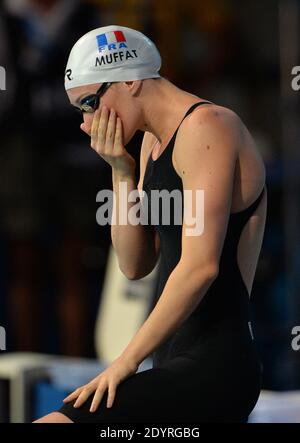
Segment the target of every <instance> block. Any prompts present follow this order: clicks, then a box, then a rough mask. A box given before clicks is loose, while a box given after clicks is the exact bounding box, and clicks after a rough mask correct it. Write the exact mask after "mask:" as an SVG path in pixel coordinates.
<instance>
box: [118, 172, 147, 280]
mask: <svg viewBox="0 0 300 443" xmlns="http://www.w3.org/2000/svg"><path fill="white" fill-rule="evenodd" d="M112 181H113V191H114V195H115V201H114V204H113V211H112V220H115V221H116V223H115V224H114V223H112V224H111V238H112V244H113V247H114V249H115V251H116V254H117V257H118V262H119V266H120V269H121V271H122V272H123V273H124V274H125V275H126V276H127V277H128V278H140V277H139V274H140V275H141V276H142V274H143V273H147V266H148V265H149V263H148V262H147V258H151V257H152V256H154V242H153V238H152V236H151V232H150V230H149V229H146V227H145V226H143V225H141V224H137V225H136V226H135V225H133V224H131V223H129V222H127V224H124V225H122V224H119V220H120V208H119V193H120V187H119V184H120V183H121V184H122V186H124V189H126V188H125V186H127V195H129V193H130V192H131V191H133V190H136V189H137V185H136V180H135V175H134V173H132V175H125V176H124V175H121V174H120V173H118V172H116V171H114V170H113V171H112ZM120 201H122V205H123V209H124V208H125V211H124V212H126V214H128V211H129V210H130V208H131V207H133V206H135V205H136V204H138V203H137V201H136V202H128V198H127V196H126V197H125V198H124V197H123V196H121V199H120ZM149 262H150V260H149ZM150 265H151V263H150ZM144 268H145V269H144Z"/></svg>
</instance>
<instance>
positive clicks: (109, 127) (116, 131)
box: [80, 106, 136, 175]
mask: <svg viewBox="0 0 300 443" xmlns="http://www.w3.org/2000/svg"><path fill="white" fill-rule="evenodd" d="M80 128H81V129H82V130H83V131H84V132H86V133H87V134H88V135H90V137H91V147H92V148H93V149H94V150H95V151H96V152H97V153H98V154H99V155H101V157H102V158H103V159H104V160H105V161H107V163H109V164H110V165H111V167H112V168H113V169H114V170H115V171H116V172H117V173H118V174H120V175H132V174H133V173H134V171H135V167H136V162H135V160H134V158H133V157H132V156H131V155H130V154H128V152H127V150H126V149H125V147H124V143H123V133H122V122H121V119H120V117H118V116H117V114H116V111H115V110H114V109H110V110H109V109H108V108H107V107H106V106H103V107H102V108H101V109H100V108H98V109H97V110H96V111H95V114H94V118H93V123H92V127H91V131H90V133H89V132H88V131H87V130H86V128H85V124H84V123H82V124H81V125H80Z"/></svg>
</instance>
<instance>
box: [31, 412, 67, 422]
mask: <svg viewBox="0 0 300 443" xmlns="http://www.w3.org/2000/svg"><path fill="white" fill-rule="evenodd" d="M33 423H74V422H73V421H72V420H70V419H69V417H67V416H66V415H64V414H62V413H61V412H51V413H50V414H47V415H44V417H41V418H39V419H37V420H35V421H34V422H33Z"/></svg>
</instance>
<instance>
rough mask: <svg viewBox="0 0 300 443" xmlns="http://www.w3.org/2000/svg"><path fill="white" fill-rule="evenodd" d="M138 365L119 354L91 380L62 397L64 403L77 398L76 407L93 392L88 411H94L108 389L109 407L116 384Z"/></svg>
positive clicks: (113, 396)
mask: <svg viewBox="0 0 300 443" xmlns="http://www.w3.org/2000/svg"><path fill="white" fill-rule="evenodd" d="M138 366H139V365H138V364H137V363H135V362H134V361H131V360H128V359H127V358H125V357H124V356H120V357H118V358H117V359H116V360H115V361H114V362H113V363H112V364H111V365H110V366H109V367H108V368H107V369H105V370H104V371H103V372H101V373H100V374H99V375H98V376H97V377H95V378H94V379H93V380H92V381H90V382H89V383H87V384H86V385H83V386H80V387H79V388H77V389H76V390H75V391H74V392H72V393H71V394H70V395H68V396H67V397H66V398H64V400H63V401H64V403H68V402H70V401H72V400H75V399H76V398H77V400H76V401H75V403H74V405H73V406H74V407H75V408H78V407H79V406H81V405H82V404H83V403H84V402H85V401H86V400H87V399H88V398H89V396H90V395H91V394H93V393H95V394H94V398H93V400H92V402H91V407H90V412H95V411H96V409H97V408H98V406H99V404H100V402H101V400H102V397H103V395H104V393H105V391H106V390H107V389H108V397H107V404H106V406H107V408H110V407H112V405H113V402H114V399H115V396H116V388H117V386H118V385H119V384H120V383H121V381H123V380H124V379H126V378H128V377H129V376H130V375H132V374H134V373H135V372H136V371H137V369H138Z"/></svg>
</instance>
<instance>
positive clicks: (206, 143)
mask: <svg viewBox="0 0 300 443" xmlns="http://www.w3.org/2000/svg"><path fill="white" fill-rule="evenodd" d="M203 111H204V110H203ZM192 115H193V114H192ZM192 115H191V117H192ZM200 115H201V118H200ZM184 124H185V122H184ZM177 143H180V145H179V144H177ZM239 143H240V126H239V120H238V117H237V116H235V114H234V113H231V111H229V110H226V111H224V112H223V111H220V112H219V114H217V115H215V114H214V111H213V110H208V109H206V110H205V111H204V112H199V114H198V115H195V116H193V118H190V119H189V120H188V122H186V124H185V129H184V132H183V129H182V130H181V131H179V132H178V137H177V141H176V145H177V147H178V149H176V154H175V153H174V156H175V155H176V158H175V161H176V166H177V168H178V170H179V171H180V174H181V177H182V182H183V189H184V190H191V191H192V194H193V195H195V191H196V190H197V189H198V190H201V191H202V190H203V191H204V230H203V232H200V234H199V235H196V236H188V235H187V232H188V229H191V226H189V223H186V218H185V217H184V220H183V229H182V254H181V257H180V260H179V262H178V264H177V266H176V267H175V268H174V270H173V271H172V273H171V274H170V276H169V278H168V280H167V282H166V285H165V287H164V290H163V292H162V294H161V296H160V298H159V300H158V302H157V303H156V306H155V307H154V309H153V310H152V312H151V313H150V315H149V316H148V318H147V319H146V321H145V322H144V324H143V325H142V327H141V328H140V329H139V330H138V332H137V333H136V335H135V336H134V337H133V339H132V340H131V342H130V343H129V344H128V346H127V347H126V348H125V350H124V351H123V353H122V356H123V357H124V358H127V359H129V360H133V361H135V362H136V363H138V364H140V363H141V362H142V361H143V360H144V359H145V358H146V357H147V356H149V355H150V354H151V353H152V352H153V351H154V350H155V349H156V348H157V347H158V346H159V345H160V344H161V343H162V342H164V341H165V340H166V339H167V338H168V337H169V336H170V335H171V334H172V333H174V332H175V331H176V330H177V329H178V328H179V326H180V325H181V324H182V323H183V322H184V321H185V319H187V317H188V316H189V315H190V314H191V313H192V312H193V311H194V310H195V308H196V307H197V305H198V304H199V302H201V300H202V298H203V297H204V296H205V294H206V292H207V290H208V289H209V287H210V286H211V284H212V283H213V281H214V280H215V278H216V277H217V275H218V271H219V260H220V255H221V251H222V247H223V243H224V239H225V235H226V230H227V224H228V220H229V215H230V208H231V198H232V190H233V181H234V170H235V164H236V160H237V152H238V147H239ZM181 147H182V148H181ZM184 202H185V204H184V207H185V208H186V203H187V202H186V194H185V196H184ZM193 206H194V215H195V209H196V208H195V204H193ZM201 210H202V208H200V209H198V211H200V212H201ZM197 218H198V219H201V215H199V214H198V216H197ZM200 230H201V226H200ZM224 297H226V294H224ZM216 309H217V307H216Z"/></svg>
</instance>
